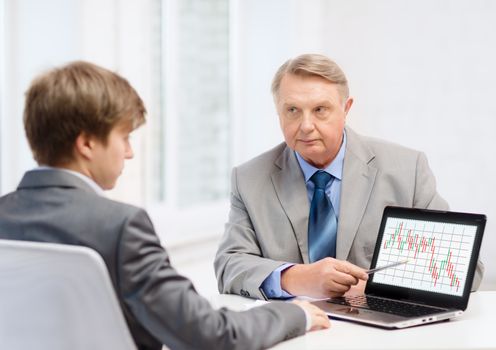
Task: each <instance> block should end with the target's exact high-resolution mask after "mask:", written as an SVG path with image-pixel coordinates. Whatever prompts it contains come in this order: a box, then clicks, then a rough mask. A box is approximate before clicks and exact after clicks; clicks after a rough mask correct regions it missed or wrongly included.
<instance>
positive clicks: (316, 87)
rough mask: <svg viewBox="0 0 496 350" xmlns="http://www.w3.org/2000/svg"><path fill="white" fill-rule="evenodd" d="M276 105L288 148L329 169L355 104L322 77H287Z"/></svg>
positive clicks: (319, 166) (282, 83)
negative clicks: (352, 106)
mask: <svg viewBox="0 0 496 350" xmlns="http://www.w3.org/2000/svg"><path fill="white" fill-rule="evenodd" d="M275 101H276V108H277V112H278V114H279V122H280V125H281V129H282V132H283V134H284V139H285V140H286V143H287V145H288V146H289V147H290V148H291V149H293V150H295V151H296V152H298V153H299V154H300V155H301V156H302V157H303V159H305V160H306V161H307V162H308V163H310V164H312V165H313V166H315V167H317V168H324V167H326V166H327V165H329V164H330V163H331V162H332V160H333V159H334V158H335V157H336V155H337V153H338V151H339V148H340V147H341V142H342V140H343V129H344V125H345V119H346V115H347V114H348V111H349V109H350V107H351V105H352V103H353V100H352V99H351V98H350V99H348V100H347V101H343V98H342V97H341V95H340V93H339V90H338V86H337V85H336V84H333V83H331V82H329V81H328V80H326V79H324V78H321V77H319V76H301V75H294V74H286V75H285V76H284V77H283V78H282V80H281V84H280V86H279V93H278V95H277V96H275Z"/></svg>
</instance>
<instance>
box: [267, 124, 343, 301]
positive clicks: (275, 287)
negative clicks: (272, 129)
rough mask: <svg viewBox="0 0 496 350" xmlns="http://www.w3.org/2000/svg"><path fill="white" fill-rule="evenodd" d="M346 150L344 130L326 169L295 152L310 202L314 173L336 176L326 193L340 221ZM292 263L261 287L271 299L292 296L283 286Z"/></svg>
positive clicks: (280, 268) (274, 273) (272, 274)
mask: <svg viewBox="0 0 496 350" xmlns="http://www.w3.org/2000/svg"><path fill="white" fill-rule="evenodd" d="M345 151H346V131H344V132H343V143H342V144H341V148H340V149H339V152H338V154H337V155H336V157H335V158H334V160H333V161H332V162H331V164H329V165H328V166H327V167H326V168H324V169H318V168H316V167H314V166H313V165H311V164H309V163H308V162H307V161H305V159H303V158H302V157H301V156H300V155H299V154H298V152H295V155H296V159H297V160H298V164H299V165H300V168H301V170H302V171H303V176H304V177H305V184H306V186H307V194H308V202H309V203H311V202H312V197H313V191H314V188H315V185H314V184H313V182H312V181H310V178H311V177H312V175H313V174H314V173H315V172H316V171H318V170H324V171H326V172H328V173H329V174H331V175H332V176H334V177H335V179H334V181H332V184H328V185H327V187H326V194H327V196H328V197H329V199H330V200H331V203H332V206H333V208H334V212H335V213H336V217H337V219H338V221H339V205H340V202H339V199H340V197H341V181H342V178H343V163H344V154H345ZM293 265H294V264H292V263H286V264H283V265H281V266H279V267H278V268H277V269H275V270H274V271H273V272H272V273H271V274H270V275H269V276H268V277H267V278H266V279H265V280H264V281H263V282H262V285H261V288H262V289H263V291H264V293H265V295H266V296H267V297H268V298H271V299H281V298H291V297H293V295H291V294H289V293H288V292H286V291H285V290H283V289H282V287H281V273H282V271H284V270H286V269H287V268H288V267H290V266H293Z"/></svg>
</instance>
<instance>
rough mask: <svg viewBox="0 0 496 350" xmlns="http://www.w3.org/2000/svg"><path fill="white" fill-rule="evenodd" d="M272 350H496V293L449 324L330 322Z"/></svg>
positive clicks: (482, 296)
mask: <svg viewBox="0 0 496 350" xmlns="http://www.w3.org/2000/svg"><path fill="white" fill-rule="evenodd" d="M211 301H212V304H213V305H214V306H216V307H221V306H225V307H228V308H230V309H233V310H245V309H246V307H247V305H249V304H251V303H254V300H253V299H247V298H243V297H240V296H236V295H217V296H215V297H212V298H211ZM273 349H278V350H282V349H288V350H289V349H291V350H304V349H312V350H314V349H450V350H456V349H496V291H482V292H475V293H472V295H471V296H470V301H469V305H468V308H467V310H466V311H465V313H464V314H463V315H462V316H461V317H458V318H456V319H453V320H451V321H448V322H442V323H437V324H430V325H423V326H419V327H413V328H407V329H401V330H385V329H381V328H375V327H370V326H363V325H360V324H356V323H351V322H346V321H340V320H337V319H332V320H331V328H330V329H327V330H323V331H316V332H310V333H307V334H306V335H305V336H302V337H298V338H295V339H291V340H288V341H285V342H283V343H280V344H279V345H276V346H275V347H273Z"/></svg>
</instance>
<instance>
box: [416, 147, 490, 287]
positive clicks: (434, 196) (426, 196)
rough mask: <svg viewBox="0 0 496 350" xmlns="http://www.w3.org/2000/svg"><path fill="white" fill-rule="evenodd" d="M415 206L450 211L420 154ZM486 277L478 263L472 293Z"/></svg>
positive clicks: (425, 161) (424, 159) (424, 157)
mask: <svg viewBox="0 0 496 350" xmlns="http://www.w3.org/2000/svg"><path fill="white" fill-rule="evenodd" d="M413 206H414V207H416V208H428V209H437V210H449V205H448V203H447V202H446V201H445V200H444V199H443V198H442V197H441V196H440V195H439V193H437V190H436V179H435V177H434V174H433V173H432V171H431V169H430V167H429V164H428V162H427V157H426V156H425V154H424V153H419V156H418V158H417V173H416V181H415V198H414V203H413ZM483 275H484V264H483V263H482V261H480V260H478V261H477V268H476V270H475V277H474V281H473V283H472V291H476V290H477V289H478V288H479V286H480V283H481V281H482V276H483Z"/></svg>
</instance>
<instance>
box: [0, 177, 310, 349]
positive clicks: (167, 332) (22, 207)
mask: <svg viewBox="0 0 496 350" xmlns="http://www.w3.org/2000/svg"><path fill="white" fill-rule="evenodd" d="M0 238H3V239H15V240H28V241H39V242H53V243H62V244H72V245H81V246H86V247H90V248H93V249H94V250H96V251H97V252H98V253H99V254H100V255H101V256H102V257H103V259H104V261H105V264H106V265H107V268H108V270H109V272H110V276H111V279H112V283H113V286H114V288H115V290H116V293H117V296H118V298H119V302H120V305H121V307H122V309H123V311H124V315H125V317H126V321H127V322H128V326H129V328H130V331H131V333H132V335H133V338H134V340H135V342H136V344H137V346H138V347H139V348H140V349H160V348H161V346H162V344H165V345H167V346H169V347H171V348H172V349H190V348H226V349H230V348H241V349H245V348H246V349H251V348H254V349H256V348H261V347H268V346H271V345H273V344H275V343H276V342H279V341H281V340H283V339H286V338H290V337H293V336H296V335H299V334H302V333H303V332H304V327H305V318H304V316H303V311H302V310H301V309H300V308H299V307H297V306H294V305H288V304H285V305H282V304H281V305H272V306H269V307H267V308H257V309H260V310H255V309H254V310H249V311H246V312H242V313H236V312H232V311H228V310H218V311H216V310H213V309H212V308H211V307H210V305H209V303H208V301H207V300H205V299H204V298H202V297H201V296H199V295H198V294H197V293H196V291H195V289H194V287H193V285H192V283H191V281H189V280H188V279H187V278H185V277H182V276H180V275H179V274H177V272H176V271H175V270H174V268H173V267H172V266H171V265H170V262H169V257H168V254H167V252H166V251H165V249H164V248H163V247H162V246H161V244H160V241H159V239H158V237H157V235H156V234H155V232H154V229H153V226H152V223H151V221H150V219H149V217H148V215H147V214H146V212H145V211H144V210H142V209H139V208H136V207H133V206H130V205H126V204H123V203H119V202H116V201H112V200H109V199H107V198H105V197H101V196H99V195H97V194H96V193H95V192H94V190H93V189H92V188H91V187H90V186H89V185H88V184H87V183H85V182H84V181H83V180H81V179H79V178H78V177H76V176H74V175H71V174H69V173H67V172H64V171H61V170H40V171H31V172H27V173H26V174H25V175H24V178H23V179H22V181H21V183H20V185H19V187H18V189H17V191H15V192H13V193H10V194H8V195H6V196H4V197H2V198H0Z"/></svg>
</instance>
